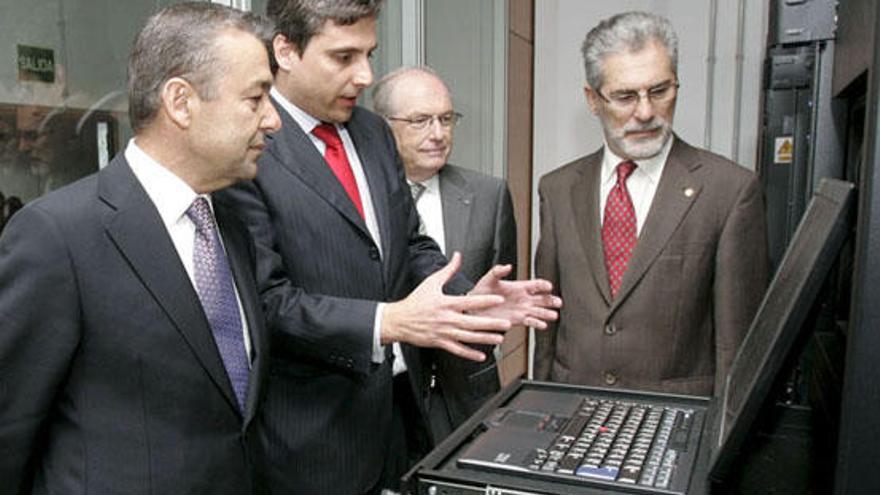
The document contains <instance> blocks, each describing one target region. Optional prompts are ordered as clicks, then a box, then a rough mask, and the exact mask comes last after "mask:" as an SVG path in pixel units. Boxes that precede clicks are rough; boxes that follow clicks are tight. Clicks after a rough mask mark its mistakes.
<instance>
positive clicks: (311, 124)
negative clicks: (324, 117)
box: [269, 86, 339, 134]
mask: <svg viewBox="0 0 880 495" xmlns="http://www.w3.org/2000/svg"><path fill="white" fill-rule="evenodd" d="M269 94H270V95H272V98H274V99H275V101H277V102H278V104H279V105H281V108H283V109H284V111H285V112H287V113H288V114H289V115H290V116H291V118H293V120H294V121H295V122H296V123H297V124H299V126H300V128H302V130H303V132H305V133H306V134H311V133H312V131H313V130H314V129H315V127H318V126H319V125H321V124H322V123H323V122H321V121H320V120H318V119H316V118H314V117H312V116H311V115H309V114H308V113H306V112H305V110H303V109H302V108H300V107H298V106H296V105H294V104H293V102H291V101H290V100H288V99H287V98H285V97H284V95H282V94H281V91H278V89H277V88H275V86H272V89H271V90H269ZM336 128H337V129H338V128H339V126H336Z"/></svg>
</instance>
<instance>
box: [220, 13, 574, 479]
mask: <svg viewBox="0 0 880 495" xmlns="http://www.w3.org/2000/svg"><path fill="white" fill-rule="evenodd" d="M379 3H380V2H378V1H364V0H339V1H335V2H327V1H324V0H270V1H269V2H268V4H267V12H268V14H269V16H270V17H271V18H272V19H273V20H274V21H275V22H276V29H277V33H276V35H275V37H274V39H273V49H274V65H275V67H274V70H275V81H274V87H273V89H272V98H273V102H274V103H275V105H276V107H277V108H278V110H279V113H280V114H281V119H282V122H283V129H282V131H281V132H279V133H276V134H275V135H274V136H273V137H272V139H270V140H269V142H268V146H267V149H266V153H265V154H264V155H263V157H262V158H261V159H260V167H259V172H258V174H257V178H256V179H255V180H254V181H252V182H248V183H244V184H242V185H241V186H240V187H236V188H234V189H233V190H230V191H228V192H227V193H226V194H225V196H226V198H225V200H227V201H228V202H229V203H230V204H232V205H234V208H236V209H237V210H238V211H241V212H242V213H243V214H244V215H245V216H246V217H247V218H248V223H249V226H250V228H251V232H252V233H253V235H254V239H255V243H256V244H257V248H258V250H259V252H258V257H259V280H260V282H261V291H262V297H263V303H264V307H265V309H266V318H267V323H268V325H269V326H270V330H271V332H272V338H273V341H272V342H273V359H272V364H271V373H270V380H269V385H268V393H267V398H266V404H265V406H266V407H265V408H264V414H263V415H262V418H261V421H262V426H263V428H262V432H263V436H264V438H263V441H264V443H265V445H266V452H267V456H268V465H267V473H268V476H269V479H270V482H271V484H272V486H271V488H272V489H273V491H274V492H277V493H297V494H326V493H333V494H339V495H344V494H362V493H366V492H376V491H379V490H380V489H382V488H391V489H396V488H397V485H398V480H399V476H400V475H401V474H402V469H403V468H405V467H406V466H407V465H408V463H409V460H408V459H406V458H402V457H401V455H402V454H404V453H403V452H400V451H398V450H394V449H391V448H390V439H391V438H392V433H391V429H392V427H393V424H392V422H391V418H392V410H393V407H394V403H393V400H394V399H393V396H394V394H393V393H392V390H393V389H394V387H393V385H392V372H391V368H392V361H394V359H393V358H392V355H391V347H392V345H391V344H393V343H395V342H400V343H404V344H406V345H404V346H403V354H404V358H405V361H406V362H407V364H408V365H410V366H413V368H414V369H429V368H425V367H424V366H421V365H420V364H419V363H420V362H422V361H423V360H427V359H430V356H431V355H433V354H434V353H437V352H441V351H447V352H452V353H454V354H456V355H458V356H460V357H464V358H468V359H473V360H476V361H482V360H484V359H485V353H484V352H482V351H480V350H478V349H473V348H471V347H470V346H471V345H476V344H483V345H495V344H498V343H500V342H501V339H502V336H501V335H500V334H499V332H503V331H505V330H507V329H508V328H510V326H511V325H512V324H520V323H526V324H529V325H532V324H533V325H537V326H538V327H539V328H541V327H544V326H545V323H544V321H545V320H550V319H554V318H555V317H556V312H555V310H553V309H552V308H555V307H558V306H559V305H560V304H561V302H560V301H559V300H558V298H556V297H554V296H552V295H550V294H549V291H550V288H551V287H550V284H548V283H546V281H507V280H502V278H503V277H504V276H506V275H507V274H508V273H510V271H511V269H512V267H510V266H506V267H505V266H500V267H494V268H493V269H492V270H490V271H489V273H488V274H486V275H485V276H484V277H483V278H481V279H480V280H479V281H478V282H477V284H476V285H475V286H472V285H471V283H470V282H468V281H467V280H466V279H465V278H464V277H462V276H456V275H455V272H456V270H457V268H458V266H459V265H460V263H461V256H460V255H454V256H453V257H452V261H451V262H450V263H449V264H448V265H447V260H446V258H445V257H444V256H443V254H442V253H441V252H440V250H439V249H438V247H437V244H436V243H435V242H434V241H433V240H431V238H430V237H427V236H423V235H419V233H418V214H417V213H416V210H415V208H414V207H413V202H412V197H411V196H410V193H409V187H408V186H407V185H406V182H405V180H404V177H403V168H402V167H401V166H400V165H399V157H398V155H397V151H396V147H395V144H394V138H393V136H392V135H391V132H390V130H389V129H388V125H387V124H386V123H385V121H384V119H382V118H381V117H379V116H377V115H375V114H373V113H371V112H369V111H367V110H364V109H362V108H360V107H358V106H356V101H357V97H358V95H360V93H361V92H362V91H363V90H364V89H365V88H366V87H367V86H369V85H370V84H371V83H372V82H373V74H372V70H371V68H370V62H369V56H370V54H371V53H372V52H373V50H374V49H375V48H376V16H377V14H378V11H379ZM444 286H445V287H444ZM472 287H473V290H472V291H471V293H470V294H468V295H457V296H456V295H449V294H464V293H465V292H467V291H468V290H470V289H471V288H472ZM444 289H445V290H446V291H447V292H446V293H445V292H444ZM418 379H421V380H429V379H430V376H429V374H427V373H426V374H425V376H422V377H420V378H418ZM419 389H420V390H424V387H420V388H419ZM396 391H398V392H401V393H407V394H408V396H409V397H408V400H407V402H408V405H407V406H406V407H407V408H408V410H413V409H416V408H419V407H421V406H420V404H419V403H420V402H422V400H423V398H422V397H415V396H414V395H415V394H414V391H412V390H407V389H406V388H405V387H397V389H396ZM398 395H399V394H398ZM397 437H398V438H399V435H397ZM380 476H381V477H382V481H380Z"/></svg>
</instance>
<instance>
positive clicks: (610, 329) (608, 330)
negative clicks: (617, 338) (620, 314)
mask: <svg viewBox="0 0 880 495" xmlns="http://www.w3.org/2000/svg"><path fill="white" fill-rule="evenodd" d="M615 333H617V327H616V326H614V323H609V324H607V325H605V335H614V334H615Z"/></svg>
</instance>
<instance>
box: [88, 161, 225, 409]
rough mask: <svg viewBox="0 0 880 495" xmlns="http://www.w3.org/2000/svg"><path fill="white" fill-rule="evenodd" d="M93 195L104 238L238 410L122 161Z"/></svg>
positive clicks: (180, 273)
mask: <svg viewBox="0 0 880 495" xmlns="http://www.w3.org/2000/svg"><path fill="white" fill-rule="evenodd" d="M98 195H99V197H100V198H101V200H103V201H104V202H105V203H106V204H108V205H109V206H110V208H111V209H112V211H110V212H109V213H108V214H107V215H106V216H105V217H104V219H103V222H104V228H105V230H106V232H107V234H108V236H109V237H110V238H111V239H112V241H113V242H114V244H115V245H116V247H117V248H118V249H119V251H120V253H122V256H124V257H125V259H126V260H128V262H129V264H130V265H131V267H132V269H133V270H134V271H135V273H137V275H138V277H139V278H140V280H141V281H142V282H143V284H144V285H145V286H146V288H147V290H148V291H149V292H150V294H152V296H153V298H154V299H155V300H156V302H157V303H158V304H159V306H161V307H162V309H163V310H164V311H165V313H166V314H167V315H168V318H169V319H170V320H171V322H172V323H173V324H174V326H175V327H176V328H177V330H178V331H179V332H180V333H181V334H182V335H183V338H184V339H185V340H186V342H187V344H189V346H190V347H191V348H192V350H193V353H194V354H195V356H196V358H197V359H198V360H199V362H200V363H201V365H202V366H203V367H204V368H205V370H206V371H207V372H208V375H209V376H210V377H211V379H212V380H213V382H214V383H215V385H217V387H218V388H219V389H220V391H221V393H222V394H223V395H224V396H225V397H226V400H227V401H228V402H229V404H230V406H231V407H233V408H234V409H236V410H238V406H237V405H236V400H235V395H234V393H233V391H232V385H231V384H230V383H229V378H228V376H227V375H226V368H225V367H224V366H223V361H222V360H221V359H220V354H219V352H218V351H217V346H216V345H215V344H214V339H213V337H212V335H211V329H210V327H209V325H208V321H207V318H206V317H205V314H204V312H203V311H202V309H201V308H202V306H201V303H200V302H199V299H198V295H197V294H196V292H195V290H194V289H193V286H192V283H191V282H190V280H189V277H188V276H187V274H186V270H185V269H184V268H183V265H182V264H181V263H180V258H179V256H178V254H177V250H176V249H175V248H174V245H173V244H172V242H171V238H170V237H169V236H168V232H167V230H166V229H165V226H164V225H163V224H162V219H161V218H160V217H159V213H158V212H157V211H156V207H155V206H154V205H153V203H152V201H151V200H150V198H149V197H148V196H147V193H146V191H144V190H143V188H142V187H141V185H140V183H138V182H137V179H136V178H135V176H134V174H133V173H132V172H131V169H130V168H129V166H128V163H127V162H126V161H125V159H124V158H122V157H121V156H120V157H117V158H115V159H114V160H113V162H112V163H111V164H110V166H108V167H107V168H106V169H104V170H103V171H102V172H101V175H100V178H99V189H98Z"/></svg>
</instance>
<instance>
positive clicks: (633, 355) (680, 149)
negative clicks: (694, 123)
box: [535, 12, 768, 395]
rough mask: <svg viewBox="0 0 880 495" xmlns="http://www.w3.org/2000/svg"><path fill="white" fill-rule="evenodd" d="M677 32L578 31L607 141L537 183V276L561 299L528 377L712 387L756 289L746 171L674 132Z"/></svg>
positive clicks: (642, 18)
mask: <svg viewBox="0 0 880 495" xmlns="http://www.w3.org/2000/svg"><path fill="white" fill-rule="evenodd" d="M677 51H678V47H677V38H676V35H675V32H674V31H673V29H672V26H671V25H670V23H669V21H667V20H666V19H663V18H661V17H658V16H655V15H652V14H646V13H642V12H630V13H625V14H619V15H616V16H614V17H611V18H609V19H607V20H604V21H602V22H601V23H599V25H598V26H596V27H595V28H594V29H592V30H591V31H590V32H589V33H588V34H587V37H586V39H585V40H584V44H583V47H582V53H583V56H584V65H585V68H586V80H587V82H586V84H585V86H584V92H585V94H586V98H587V102H588V104H589V106H590V109H591V110H592V112H593V113H594V114H595V115H596V116H597V117H598V118H599V120H600V121H601V123H602V127H603V130H604V138H605V146H604V147H603V148H602V149H600V150H598V151H596V152H595V153H593V154H591V155H588V156H586V157H582V158H580V159H577V160H575V161H573V162H571V163H569V164H567V165H564V166H562V167H561V168H559V169H557V170H555V171H553V172H551V173H549V174H547V175H546V176H544V177H543V178H542V179H541V182H540V185H539V194H540V197H541V209H540V213H541V239H540V241H539V243H538V250H537V254H536V259H535V270H536V273H537V276H538V277H541V278H545V279H547V280H549V281H551V282H553V285H554V287H556V288H557V290H558V291H559V294H560V295H561V296H562V297H563V299H564V300H565V301H566V305H565V308H563V309H562V310H561V311H560V318H559V320H558V322H556V323H554V324H551V325H550V327H549V328H548V331H546V332H541V333H539V334H537V335H536V338H537V349H536V354H535V377H536V378H537V379H540V380H553V381H561V382H568V383H578V384H585V385H598V386H604V387H620V388H628V389H643V390H656V391H663V392H673V393H684V394H700V395H709V394H712V393H713V392H714V393H718V392H719V391H720V390H721V387H722V385H723V383H724V378H725V376H726V373H727V370H728V368H729V366H730V363H731V361H732V360H733V358H734V356H735V355H736V352H737V348H738V346H739V344H740V342H741V341H742V338H743V336H744V335H745V332H746V330H747V329H748V326H749V323H750V322H751V319H752V317H753V315H754V313H755V311H756V309H757V307H758V304H759V303H760V301H761V298H762V296H763V292H764V288H765V285H766V281H767V272H768V263H767V247H766V246H767V243H766V229H765V219H764V205H763V195H762V192H761V189H760V187H759V184H758V181H757V178H756V177H755V176H754V174H753V173H751V172H749V171H748V170H746V169H744V168H742V167H740V166H738V165H737V164H735V163H733V162H731V161H729V160H726V159H725V158H722V157H720V156H718V155H715V154H712V153H710V152H708V151H705V150H700V149H697V148H694V147H692V146H690V145H688V144H687V143H685V142H684V141H682V140H681V139H679V138H678V137H677V136H675V135H674V134H673V133H672V130H671V128H672V118H673V115H674V111H675V102H676V97H677V95H678V87H679V81H678V77H677V55H678V53H677Z"/></svg>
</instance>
